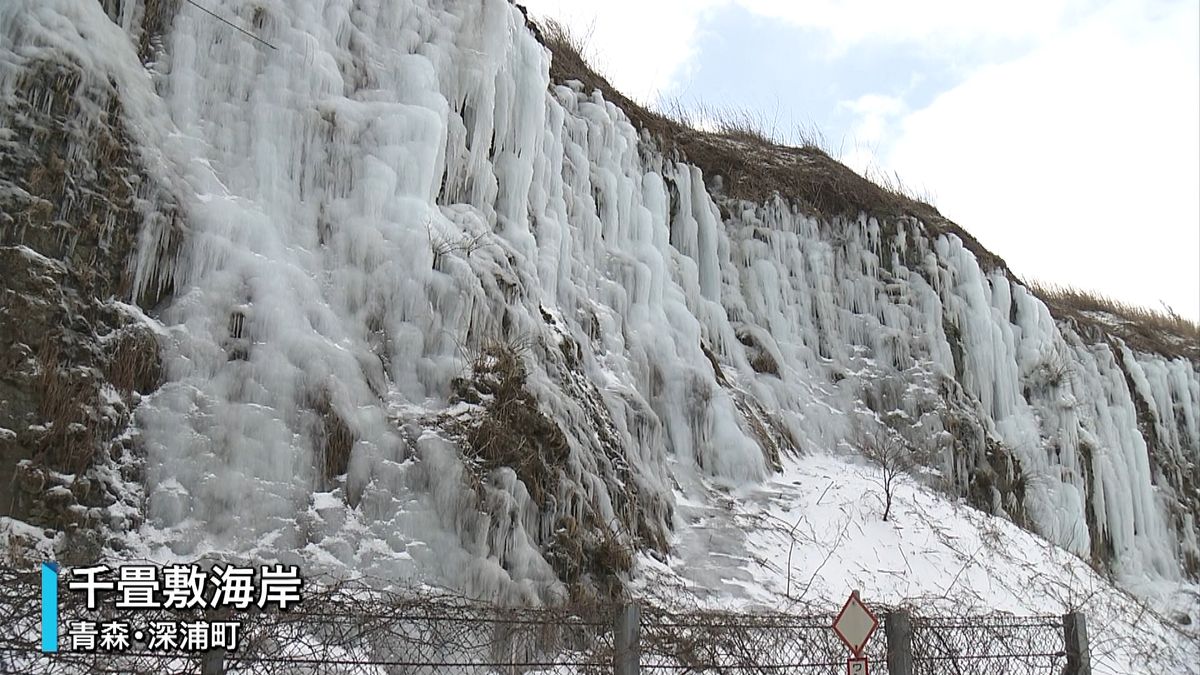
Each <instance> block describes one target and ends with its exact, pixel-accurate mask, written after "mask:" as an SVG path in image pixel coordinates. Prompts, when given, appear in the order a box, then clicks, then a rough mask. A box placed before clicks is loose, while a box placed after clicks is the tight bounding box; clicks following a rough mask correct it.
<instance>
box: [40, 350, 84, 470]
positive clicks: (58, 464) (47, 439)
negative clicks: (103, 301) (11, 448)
mask: <svg viewBox="0 0 1200 675" xmlns="http://www.w3.org/2000/svg"><path fill="white" fill-rule="evenodd" d="M38 361H39V362H40V365H41V376H40V377H39V379H38V383H37V395H38V400H37V402H38V410H37V412H38V417H39V419H40V420H41V421H42V424H43V425H44V426H45V427H46V432H45V434H44V435H43V436H41V437H40V438H39V439H38V451H39V453H40V454H41V455H42V457H43V458H44V461H45V463H46V465H47V466H49V467H51V468H53V469H55V470H57V471H62V472H64V473H81V472H83V471H84V470H85V469H87V468H88V467H90V466H91V464H92V458H93V457H94V456H95V454H96V449H97V444H98V442H99V435H98V433H97V429H96V424H95V421H94V420H91V419H89V418H88V409H89V408H90V407H91V404H92V403H93V402H94V400H95V395H96V392H95V387H94V386H93V385H92V384H91V383H90V382H89V381H88V380H86V379H84V378H82V377H74V376H72V374H71V372H70V371H69V370H67V369H66V368H64V367H63V364H62V362H61V361H62V360H61V351H60V348H59V346H58V343H57V342H56V341H54V340H53V339H51V338H49V337H47V338H46V339H45V340H44V341H43V342H42V346H41V348H40V349H39V350H38Z"/></svg>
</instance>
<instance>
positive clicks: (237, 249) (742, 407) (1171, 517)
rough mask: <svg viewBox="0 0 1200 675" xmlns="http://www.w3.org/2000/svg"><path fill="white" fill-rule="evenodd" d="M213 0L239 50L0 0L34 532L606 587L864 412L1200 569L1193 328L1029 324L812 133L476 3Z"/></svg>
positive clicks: (1006, 277) (18, 350) (850, 440)
mask: <svg viewBox="0 0 1200 675" xmlns="http://www.w3.org/2000/svg"><path fill="white" fill-rule="evenodd" d="M214 6H216V7H217V8H218V9H219V11H220V12H222V15H223V16H227V17H228V18H229V19H230V20H231V21H233V22H234V23H236V24H237V25H239V26H244V27H245V28H246V30H247V31H249V32H251V33H252V34H254V35H256V36H258V37H259V38H261V40H263V41H264V43H265V44H264V43H259V42H255V41H253V40H250V39H248V38H247V37H245V36H244V35H240V34H238V33H237V32H236V31H233V30H232V29H231V28H230V27H229V26H228V25H226V24H223V23H221V22H218V21H215V20H214V19H213V18H212V17H211V16H208V15H206V14H204V13H203V12H200V11H198V10H196V9H195V8H193V7H190V6H189V5H186V4H181V3H179V2H174V1H171V0H157V1H154V0H144V1H141V0H138V1H134V0H128V1H121V0H109V1H107V2H104V3H88V2H68V1H67V0H38V1H37V2H35V1H34V0H16V1H15V2H11V3H9V4H8V5H7V6H5V7H3V8H0V45H2V48H0V57H2V59H3V60H2V62H0V63H2V65H3V71H0V96H3V102H4V103H3V108H2V109H0V128H3V129H4V131H3V137H2V138H0V143H2V145H0V206H2V207H3V208H2V211H0V219H2V220H0V228H2V229H0V244H2V248H0V260H2V261H3V269H4V270H5V274H4V281H3V284H4V285H3V293H4V294H3V300H0V303H2V304H0V312H3V316H4V320H3V323H0V348H2V351H0V353H2V354H3V358H4V359H5V366H6V368H4V369H3V373H2V374H0V399H2V400H3V406H2V408H0V427H2V428H0V463H2V466H0V468H3V469H4V474H3V475H9V474H11V475H13V476H14V479H13V480H12V481H11V482H10V483H6V484H5V485H4V486H3V487H2V488H0V489H2V490H3V491H4V492H2V493H0V497H3V498H2V499H0V508H2V509H5V511H4V513H5V514H6V515H8V516H11V517H12V518H16V519H19V520H25V521H28V522H30V523H32V524H35V525H38V526H39V527H45V528H50V529H53V530H58V531H61V532H63V533H64V534H63V535H62V537H61V538H60V540H59V541H58V546H59V547H60V553H61V554H62V555H64V556H66V555H70V556H75V557H77V558H79V559H86V558H88V557H91V556H95V555H99V554H101V552H102V550H103V549H104V547H107V548H108V549H110V551H111V552H113V553H114V554H117V555H119V554H120V551H121V550H122V549H123V548H130V547H131V548H133V549H134V550H135V552H137V553H138V554H139V555H156V554H158V553H160V552H161V549H160V548H158V547H160V546H165V547H169V548H170V549H171V550H172V551H173V552H174V554H176V555H195V556H198V555H201V554H205V553H210V552H219V553H232V554H245V555H255V556H261V557H268V558H280V559H285V560H296V559H300V560H302V561H303V562H304V563H305V564H306V565H332V566H347V567H352V568H355V569H357V570H360V571H363V572H366V573H370V574H376V575H383V576H388V577H392V578H413V577H417V578H424V579H434V580H437V581H439V582H442V583H448V584H453V585H456V586H458V587H461V588H464V589H466V590H467V591H469V592H471V593H475V594H479V595H491V596H501V597H507V598H512V599H529V598H533V597H541V598H547V597H561V596H563V595H566V594H588V593H601V594H609V593H614V592H617V590H619V588H620V586H621V583H622V582H623V581H624V580H625V579H627V576H628V573H629V572H630V570H631V569H632V565H633V556H632V555H631V552H632V551H633V550H635V549H641V550H646V551H651V552H657V553H662V552H666V551H667V550H668V549H669V547H670V542H671V538H672V531H673V530H674V529H676V528H680V527H688V526H689V524H687V523H685V522H682V521H681V519H679V518H677V517H676V516H675V509H676V506H675V505H676V501H677V500H678V499H689V500H693V499H706V498H708V495H710V494H712V491H713V490H716V489H720V488H731V487H736V486H738V485H742V484H745V483H750V482H755V481H759V480H761V479H763V478H764V477H765V476H767V475H769V474H770V473H771V472H772V471H774V470H776V468H777V467H778V466H780V463H781V462H782V461H785V460H786V456H787V455H788V454H789V453H798V452H814V451H834V450H837V449H838V448H840V447H844V446H846V445H850V446H852V447H853V446H854V445H855V442H856V440H858V439H859V438H860V437H859V435H858V434H859V432H860V430H859V429H857V428H856V422H855V421H854V420H864V419H865V420H873V422H872V424H877V425H882V426H883V427H884V428H886V429H887V430H888V431H887V433H893V434H896V435H898V436H903V437H904V438H906V439H908V441H909V443H910V444H911V445H913V446H914V447H917V448H919V449H921V450H922V451H923V454H924V455H925V456H926V457H927V459H928V461H929V463H930V465H931V467H932V469H933V470H934V471H935V472H936V473H935V475H936V478H937V480H939V481H940V484H941V485H942V486H943V487H944V489H946V490H947V491H950V492H953V493H954V494H958V495H963V496H967V497H969V498H970V500H971V501H972V502H973V503H974V504H975V505H976V506H978V507H980V508H982V509H985V510H987V511H989V512H992V513H996V514H998V515H1003V516H1006V517H1008V518H1011V519H1013V520H1014V521H1016V522H1018V523H1019V524H1021V525H1023V526H1025V527H1027V528H1030V529H1032V530H1034V531H1036V532H1038V533H1040V534H1042V535H1043V536H1045V537H1046V538H1048V539H1050V540H1051V541H1054V542H1056V543H1058V544H1060V545H1062V546H1064V547H1067V548H1069V549H1070V550H1072V551H1073V552H1075V553H1077V554H1079V555H1081V556H1084V557H1086V558H1088V559H1089V560H1091V561H1093V562H1094V563H1095V564H1096V565H1097V566H1101V567H1106V568H1110V569H1111V570H1112V571H1114V572H1116V573H1118V574H1120V575H1125V576H1127V577H1129V578H1134V579H1140V578H1155V579H1180V578H1184V577H1192V578H1196V577H1197V576H1200V543H1198V541H1197V522H1196V519H1197V516H1198V515H1200V493H1198V490H1197V486H1198V484H1200V475H1198V471H1200V470H1198V469H1197V466H1198V465H1200V418H1198V416H1200V413H1198V407H1200V405H1198V404H1200V365H1198V363H1200V359H1198V358H1197V356H1196V355H1195V354H1194V353H1193V352H1192V351H1188V350H1187V349H1182V350H1165V351H1167V352H1169V353H1156V352H1155V351H1153V350H1152V349H1150V348H1148V347H1147V346H1146V345H1147V344H1148V343H1147V342H1146V341H1141V342H1138V343H1137V344H1134V343H1133V342H1130V341H1126V340H1122V339H1121V338H1120V337H1117V335H1118V334H1119V332H1120V331H1119V330H1117V329H1115V328H1114V329H1111V330H1108V329H1105V330H1102V329H1099V328H1097V326H1098V324H1097V323H1095V322H1094V321H1088V320H1086V319H1087V317H1082V318H1081V317H1078V316H1076V317H1071V318H1069V319H1065V320H1062V321H1056V320H1055V318H1054V316H1053V315H1052V314H1051V311H1050V310H1049V309H1048V308H1047V307H1046V305H1045V304H1044V303H1043V302H1042V301H1041V300H1039V299H1038V298H1037V297H1035V296H1034V295H1033V294H1032V293H1031V292H1029V291H1028V290H1027V289H1026V288H1025V287H1023V286H1022V285H1021V284H1020V283H1019V282H1017V281H1016V280H1015V279H1014V278H1013V277H1012V275H1011V273H1009V272H1008V271H1007V270H1006V268H1005V267H1004V265H1003V262H1002V261H1000V260H998V259H997V258H995V257H994V256H992V255H991V254H989V253H987V252H986V251H984V250H983V249H981V248H980V247H979V246H978V244H977V243H975V242H974V240H972V239H971V238H970V237H969V236H968V235H966V234H965V233H964V232H962V231H961V230H960V229H958V228H957V226H955V225H953V224H952V223H949V222H947V221H945V220H944V219H942V218H941V217H940V216H939V215H938V214H937V213H936V212H935V211H933V210H932V209H930V208H929V207H925V206H921V205H916V204H911V203H908V202H906V201H904V200H900V199H897V198H895V197H894V196H890V195H887V194H886V193H885V192H884V191H882V190H880V189H879V188H877V187H875V186H872V185H870V184H869V183H866V182H865V181H862V179H860V178H858V177H856V176H854V175H853V174H852V173H850V172H849V171H848V170H847V169H845V168H844V167H841V166H840V165H838V164H837V163H836V162H833V161H832V160H830V159H829V158H828V157H826V156H824V155H823V154H822V153H819V152H817V151H813V150H811V149H810V150H803V149H801V150H796V149H785V148H776V147H773V146H765V145H763V144H761V143H759V142H757V141H755V140H753V139H737V138H720V137H714V136H707V135H703V134H698V133H696V132H691V131H688V130H682V129H678V128H677V127H672V126H671V125H670V124H669V123H668V122H666V121H664V120H661V119H658V118H656V117H654V116H653V115H650V114H649V113H646V112H645V111H642V110H640V109H638V108H637V107H636V106H634V105H633V104H631V103H629V102H628V101H627V100H625V99H624V98H623V97H620V96H619V95H617V94H616V93H615V92H612V91H611V88H609V87H607V84H606V83H604V82H603V81H602V80H600V79H599V78H597V77H596V76H595V75H594V74H592V73H590V71H586V70H585V69H583V67H582V65H581V64H578V63H575V62H574V61H573V59H574V58H575V57H574V56H573V55H572V54H570V52H569V51H566V50H564V48H563V45H561V44H560V43H556V42H554V41H553V40H551V39H547V40H546V42H549V43H550V47H551V48H552V50H548V49H547V48H546V46H545V45H543V44H542V42H540V41H539V39H538V37H537V36H535V32H534V31H533V30H531V29H530V28H529V27H528V26H527V25H526V22H525V19H524V17H523V16H522V14H521V12H520V11H519V10H518V8H516V7H514V6H512V5H510V4H508V3H506V2H504V1H503V0H487V1H484V2H477V3H442V2H433V1H432V0H428V1H425V0H411V1H409V0H404V1H400V0H398V1H397V2H395V3H391V4H390V5H388V8H387V9H386V10H384V9H380V8H379V7H376V6H375V4H374V3H355V2H332V1H330V2H319V1H316V0H313V1H309V2H302V1H300V0H295V1H294V2H285V1H283V0H272V1H269V2H261V3H251V4H243V3H225V4H222V3H215V5H214ZM551 51H553V53H554V57H555V61H554V63H553V65H552V62H551V60H550V56H551V54H550V52H551ZM552 75H553V77H552ZM147 315H149V316H147Z"/></svg>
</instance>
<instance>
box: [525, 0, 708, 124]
mask: <svg viewBox="0 0 1200 675" xmlns="http://www.w3.org/2000/svg"><path fill="white" fill-rule="evenodd" d="M726 1H727V0H606V1H605V2H595V3H593V2H582V1H580V0H526V1H525V2H523V3H522V4H524V5H526V7H527V8H528V9H529V11H530V12H532V13H533V15H534V16H535V17H538V16H542V17H553V18H555V19H557V20H558V21H559V22H561V23H563V24H564V25H565V26H567V28H569V29H570V30H571V33H572V34H573V35H574V36H576V37H578V38H580V39H581V40H584V42H585V47H586V51H587V52H588V53H587V54H585V56H586V57H588V59H589V61H590V62H591V64H592V66H593V67H596V68H597V69H599V70H600V71H601V73H602V74H604V75H605V76H606V77H607V78H608V80H609V81H610V82H612V83H613V85H614V86H616V87H617V88H618V89H619V90H620V91H621V92H622V93H623V94H625V95H626V96H629V97H630V98H633V99H634V100H636V101H639V102H641V103H653V102H654V101H656V100H657V99H658V97H659V95H660V94H662V93H663V92H666V91H667V90H669V89H670V88H671V87H672V85H673V84H674V83H675V82H677V81H678V80H679V79H680V78H681V77H682V76H683V75H684V74H685V73H686V70H687V64H688V63H689V62H690V61H692V59H693V58H694V57H695V55H696V53H695V46H694V45H695V44H696V42H697V37H698V35H699V32H700V29H701V25H702V22H703V19H704V17H705V16H706V15H707V14H708V13H709V12H711V11H713V10H714V9H716V8H717V7H719V6H721V5H723V4H725V2H726Z"/></svg>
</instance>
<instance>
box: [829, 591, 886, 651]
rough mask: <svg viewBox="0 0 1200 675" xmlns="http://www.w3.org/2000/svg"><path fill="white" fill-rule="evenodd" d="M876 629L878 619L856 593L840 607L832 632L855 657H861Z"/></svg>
mask: <svg viewBox="0 0 1200 675" xmlns="http://www.w3.org/2000/svg"><path fill="white" fill-rule="evenodd" d="M876 628H879V619H877V618H875V614H874V613H873V612H871V610H870V609H869V608H868V607H867V606H866V605H865V604H863V601H862V600H861V599H859V597H858V591H854V592H853V593H851V594H850V598H849V599H847V600H846V604H844V605H842V611H840V612H838V615H837V618H836V619H834V620H833V632H835V633H837V636H838V637H839V638H841V639H842V642H845V643H846V646H847V647H849V648H850V651H851V652H853V653H854V655H855V656H857V657H861V656H862V650H863V647H865V646H867V640H870V639H871V635H872V634H874V633H875V629H876Z"/></svg>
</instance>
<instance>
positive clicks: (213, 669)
mask: <svg viewBox="0 0 1200 675" xmlns="http://www.w3.org/2000/svg"><path fill="white" fill-rule="evenodd" d="M200 675H225V650H224V649H214V650H212V651H207V652H204V656H202V657H200Z"/></svg>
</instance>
